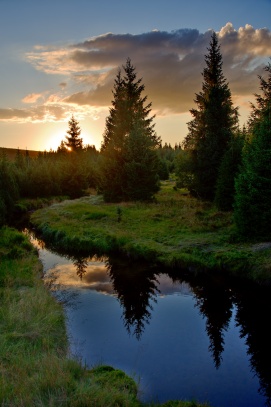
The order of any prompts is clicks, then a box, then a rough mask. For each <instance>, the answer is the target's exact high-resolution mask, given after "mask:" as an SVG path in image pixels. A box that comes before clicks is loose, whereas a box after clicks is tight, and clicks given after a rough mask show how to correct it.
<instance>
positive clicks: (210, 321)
mask: <svg viewBox="0 0 271 407" xmlns="http://www.w3.org/2000/svg"><path fill="white" fill-rule="evenodd" d="M69 257H70V258H71V259H72V261H73V263H74V265H75V267H76V273H77V275H78V277H79V278H80V279H83V277H84V275H85V273H86V271H87V267H88V258H82V257H79V256H76V257H75V256H69ZM103 260H104V259H103ZM106 267H107V272H108V275H109V276H110V279H111V283H112V285H113V288H114V291H115V293H116V296H117V298H118V300H119V302H120V304H121V306H122V309H123V321H124V325H125V327H126V329H127V331H128V333H129V334H133V335H135V337H136V338H137V339H138V340H140V338H141V336H142V334H143V333H144V328H145V326H146V324H149V322H150V319H151V314H152V309H153V307H152V304H153V303H154V302H156V297H157V296H158V295H159V294H160V290H159V276H160V275H161V274H162V273H163V274H167V275H168V276H169V277H170V278H171V279H172V280H173V281H174V282H178V283H180V284H181V283H187V284H189V286H190V288H191V290H192V293H193V295H194V296H195V300H196V307H197V308H198V309H199V311H200V313H201V314H202V315H203V316H204V317H205V318H206V333H207V335H208V337H209V341H210V345H209V351H210V353H211V354H212V358H213V361H214V364H215V367H216V368H217V369H218V368H219V367H220V365H221V363H222V360H223V351H224V345H225V344H224V336H225V332H226V331H227V329H228V328H229V323H230V321H231V318H232V310H233V307H236V316H235V322H236V325H237V326H238V327H239V328H240V331H241V337H242V338H245V343H246V345H247V353H248V356H249V358H250V365H251V369H252V370H253V371H254V372H255V374H256V375H257V376H258V378H259V382H260V389H259V392H260V393H261V394H262V395H264V397H265V398H266V405H267V406H271V352H270V343H271V334H270V332H269V330H268V329H267V327H268V320H267V318H268V316H269V315H270V314H271V295H270V294H271V292H270V291H271V289H270V287H260V286H257V285H256V284H255V283H254V284H249V283H244V282H241V283H240V282H238V281H236V280H234V279H229V278H228V277H227V276H223V275H222V274H221V273H219V272H216V273H202V274H197V275H196V276H193V275H192V274H191V273H189V272H187V271H186V272H185V271H182V270H173V269H171V270H165V269H158V268H155V266H152V265H150V264H149V263H142V262H139V261H131V260H127V259H124V258H121V257H118V258H113V257H110V258H109V259H108V260H107V261H106Z"/></svg>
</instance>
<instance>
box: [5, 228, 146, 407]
mask: <svg viewBox="0 0 271 407" xmlns="http://www.w3.org/2000/svg"><path fill="white" fill-rule="evenodd" d="M0 232H1V234H0V291H1V296H0V298H1V300H0V303H1V317H0V327H1V329H0V344H1V346H0V369H1V375H0V405H1V406H84V405H85V406H86V405H88V406H116V405H123V406H124V405H125V406H132V407H135V406H139V405H140V403H139V401H138V400H137V399H136V394H137V386H136V384H135V382H134V381H133V380H132V379H130V378H129V377H128V376H126V375H125V374H124V373H123V372H120V371H118V370H114V369H113V368H106V367H97V368H96V369H93V370H92V371H88V370H87V369H86V368H85V367H83V366H82V365H81V363H79V362H78V361H76V360H74V359H73V358H72V357H69V354H68V338H67V335H66V328H65V316H64V312H63V308H62V306H61V304H60V303H57V302H56V301H55V300H54V298H53V297H52V295H51V294H50V292H49V290H48V289H46V287H45V286H44V284H43V281H42V278H41V276H42V265H41V263H40V262H39V260H38V256H37V252H36V251H35V250H34V249H33V247H32V245H31V244H30V242H29V241H28V239H27V238H26V236H24V235H23V234H21V233H19V232H17V231H16V230H14V229H9V228H2V229H0Z"/></svg>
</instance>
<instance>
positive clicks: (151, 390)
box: [33, 239, 271, 407]
mask: <svg viewBox="0 0 271 407" xmlns="http://www.w3.org/2000/svg"><path fill="white" fill-rule="evenodd" d="M33 244H34V245H36V246H38V248H39V255H40V258H41V260H42V262H43V265H44V272H45V274H46V276H47V278H48V276H50V278H51V279H52V281H53V282H54V283H55V284H58V285H59V286H58V291H57V292H56V295H58V296H60V297H61V299H62V300H63V299H64V300H65V301H64V302H65V303H66V305H65V310H66V314H67V329H68V333H69V336H70V343H71V351H72V353H73V354H75V355H76V356H77V357H79V358H80V359H81V360H82V361H83V362H84V363H86V364H87V366H89V367H92V366H95V365H97V364H100V363H102V364H109V365H112V366H114V367H116V368H120V369H122V370H124V371H125V372H126V373H128V374H129V375H131V376H132V377H133V378H134V379H135V380H136V381H137V382H138V383H139V387H140V398H141V399H142V400H143V401H151V400H154V401H160V402H164V401H167V400H169V399H188V400H192V399H194V400H197V401H200V402H204V401H207V402H209V403H210V405H212V406H213V407H230V406H233V407H261V406H265V405H267V406H270V405H271V350H270V344H271V334H270V330H269V329H268V328H269V320H270V315H271V295H270V294H271V289H270V288H267V287H258V286H255V285H249V284H244V283H238V282H236V281H230V280H229V279H227V278H226V277H225V276H223V275H221V274H218V273H216V275H213V276H212V275H199V276H197V277H191V276H190V275H189V274H187V273H185V272H184V271H181V270H173V271H172V270H171V271H168V270H164V269H156V268H155V267H152V265H150V264H142V263H139V262H132V261H130V262H129V261H127V259H126V260H124V259H112V258H106V259H96V258H95V257H92V258H79V257H75V256H63V255H62V256H61V255H58V254H56V253H55V252H52V251H49V250H48V249H45V245H44V243H42V242H41V241H38V240H36V239H33Z"/></svg>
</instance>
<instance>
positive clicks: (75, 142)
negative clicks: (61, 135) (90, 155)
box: [62, 115, 83, 152]
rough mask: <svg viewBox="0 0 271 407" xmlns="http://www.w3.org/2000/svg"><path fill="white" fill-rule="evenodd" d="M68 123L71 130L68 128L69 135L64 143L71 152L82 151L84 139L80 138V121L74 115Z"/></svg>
mask: <svg viewBox="0 0 271 407" xmlns="http://www.w3.org/2000/svg"><path fill="white" fill-rule="evenodd" d="M68 124H69V130H67V132H66V133H67V136H66V141H64V144H65V146H66V147H67V148H68V150H70V151H71V152H75V151H81V150H82V148H83V139H82V138H80V134H81V129H80V126H79V122H78V121H77V120H75V118H74V116H73V115H72V117H71V119H70V120H69V123H68ZM62 146H63V145H62Z"/></svg>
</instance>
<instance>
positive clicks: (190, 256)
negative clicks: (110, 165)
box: [31, 181, 271, 284]
mask: <svg viewBox="0 0 271 407" xmlns="http://www.w3.org/2000/svg"><path fill="white" fill-rule="evenodd" d="M155 198H156V199H155V202H153V203H142V202H141V203H140V202H129V203H127V202H123V203H118V204H117V205H116V204H113V203H111V204H109V203H104V201H103V199H102V196H100V195H91V196H87V197H83V198H79V199H76V200H73V201H69V200H66V201H63V202H61V203H59V204H54V205H52V206H50V207H47V208H43V209H40V210H37V211H35V212H34V213H33V214H32V216H31V222H32V223H33V225H34V226H35V227H36V228H37V230H38V231H39V232H40V233H42V236H43V238H44V239H45V240H47V241H50V242H51V243H52V244H53V245H54V246H56V247H58V248H60V249H65V250H68V249H69V248H72V249H73V251H77V252H78V253H82V254H84V253H90V252H92V253H96V254H105V253H113V252H114V253H116V252H120V253H122V254H125V255H127V256H129V257H130V258H131V257H132V258H142V259H145V260H149V261H152V262H156V263H158V264H162V265H164V266H167V267H180V268H185V269H187V270H189V271H190V272H200V271H204V270H205V271H206V270H217V272H220V271H226V272H228V273H231V274H232V275H235V276H237V277H239V278H248V279H252V280H254V281H255V282H260V283H267V284H268V283H270V281H271V278H270V276H271V273H270V272H271V264H270V255H271V243H269V242H261V243H257V242H256V241H255V242H252V241H249V242H244V241H243V240H239V237H238V234H237V233H236V230H235V224H234V222H233V213H232V212H222V211H219V210H217V209H216V207H215V206H214V205H213V204H212V203H210V202H206V201H200V200H197V199H196V198H193V197H191V196H189V195H187V192H186V191H185V190H182V189H178V188H176V186H175V183H174V181H163V182H162V187H161V190H160V191H159V192H158V193H157V194H156V196H155Z"/></svg>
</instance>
